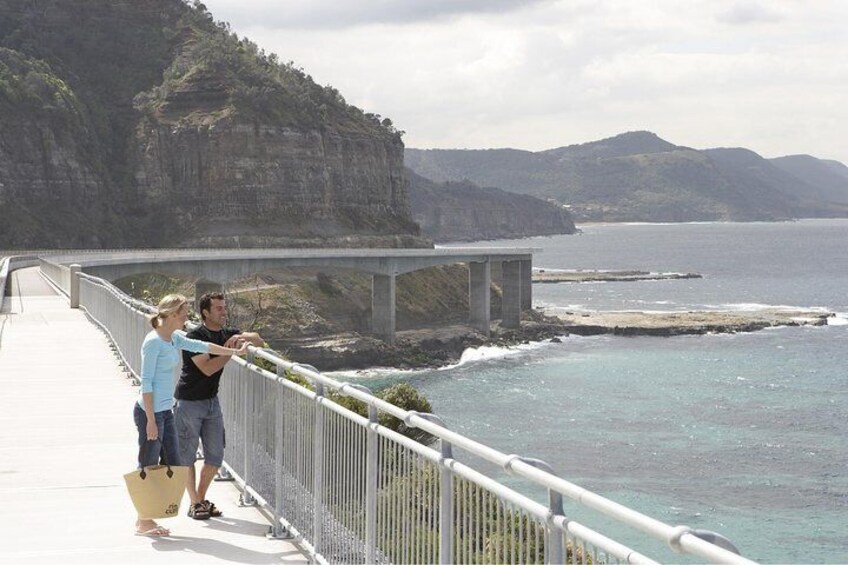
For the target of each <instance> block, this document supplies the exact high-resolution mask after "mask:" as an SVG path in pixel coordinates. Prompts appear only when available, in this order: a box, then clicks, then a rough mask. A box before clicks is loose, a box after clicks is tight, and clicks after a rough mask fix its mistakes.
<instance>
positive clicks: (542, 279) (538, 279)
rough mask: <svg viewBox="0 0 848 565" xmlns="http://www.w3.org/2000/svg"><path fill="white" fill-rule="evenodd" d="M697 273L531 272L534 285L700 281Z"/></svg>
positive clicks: (543, 270)
mask: <svg viewBox="0 0 848 565" xmlns="http://www.w3.org/2000/svg"><path fill="white" fill-rule="evenodd" d="M700 278H703V277H702V276H701V275H700V274H698V273H652V272H649V271H595V270H582V269H581V270H577V271H548V270H545V269H539V270H537V271H533V282H534V283H585V282H633V281H660V280H669V279H700Z"/></svg>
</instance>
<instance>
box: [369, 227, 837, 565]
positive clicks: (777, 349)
mask: <svg viewBox="0 0 848 565" xmlns="http://www.w3.org/2000/svg"><path fill="white" fill-rule="evenodd" d="M583 229H584V233H583V235H577V236H561V237H548V238H534V239H530V240H516V241H500V242H486V243H481V244H479V245H481V246H489V245H517V246H532V247H536V248H539V249H540V251H539V252H538V253H536V254H535V256H534V257H535V259H534V265H535V266H536V267H547V268H561V269H576V268H587V269H588V268H601V269H643V270H650V271H694V272H699V273H701V274H703V275H704V278H703V279H691V280H678V281H661V282H639V283H594V284H581V285H569V284H559V285H550V284H546V285H534V303H535V304H536V305H539V304H545V305H559V306H567V307H569V308H572V309H579V308H587V309H598V310H619V309H641V310H687V309H695V308H697V309H703V308H707V309H713V308H714V309H727V308H730V309H752V308H757V307H760V306H761V305H787V306H801V307H822V308H827V309H829V310H831V311H835V312H839V313H841V316H840V317H839V318H837V319H835V320H834V323H835V324H843V325H830V326H827V327H816V328H813V327H805V328H780V329H770V330H764V331H761V332H755V333H749V334H735V335H707V336H682V337H673V338H651V337H635V338H624V337H611V336H600V337H569V338H567V339H565V340H564V341H563V343H559V344H547V345H544V346H541V347H537V348H534V349H528V350H524V351H519V352H515V353H513V354H511V355H507V356H504V357H498V358H492V359H483V360H480V361H476V362H469V363H464V364H461V365H460V366H458V367H454V368H451V369H446V370H436V371H424V372H415V373H400V374H394V375H388V376H386V375H382V376H380V377H378V379H379V380H381V381H386V382H388V381H396V380H398V379H404V380H408V381H410V382H411V383H412V384H414V385H415V386H417V387H419V388H420V389H421V390H422V392H424V394H425V395H427V397H428V398H430V400H431V401H432V403H433V405H434V411H435V412H436V413H438V414H440V415H441V416H443V417H444V418H445V420H446V421H447V422H448V424H449V426H450V427H451V428H453V429H456V430H460V431H462V432H463V433H465V434H467V435H469V436H471V437H474V438H476V439H478V440H480V441H483V442H484V443H487V444H489V445H492V446H494V447H497V448H498V449H500V450H501V451H504V452H507V453H519V454H522V455H527V456H533V457H538V458H541V459H544V460H546V461H547V462H548V463H550V464H551V465H552V466H553V467H554V468H555V469H556V471H557V472H558V473H559V474H560V475H561V476H563V477H565V478H567V479H568V480H571V481H573V482H576V483H578V484H580V485H581V486H585V487H587V488H589V489H591V490H594V491H596V492H599V493H601V494H603V495H605V496H608V497H610V498H612V499H614V500H616V501H618V502H622V503H624V504H627V505H629V506H632V507H633V508H635V509H637V510H639V511H640V512H643V513H645V514H648V515H650V516H653V517H655V518H658V519H660V520H663V521H665V522H667V523H671V524H686V525H689V526H692V527H696V528H703V529H711V530H714V531H717V532H719V533H722V534H724V535H726V536H727V537H729V538H730V539H731V540H733V542H734V543H735V544H736V545H737V546H738V547H739V548H740V550H741V551H742V553H743V555H745V556H747V557H749V558H751V559H755V560H759V561H763V562H770V563H787V562H791V563H844V562H848V440H846V438H845V434H846V431H848V426H846V424H848V384H846V383H848V325H844V323H845V321H846V317H845V313H846V312H848V252H846V247H847V246H846V241H848V221H842V220H827V221H803V222H795V223H780V224H766V223H753V224H683V225H679V224H678V225H604V226H601V225H598V226H587V227H584V228H583ZM372 378H374V377H372ZM493 472H494V471H493ZM536 494H538V495H541V493H536ZM567 511H569V512H572V515H573V517H575V518H577V519H578V520H580V521H582V522H584V523H587V524H588V525H593V526H596V527H598V528H599V529H602V531H604V532H605V533H608V534H610V535H611V536H612V537H614V538H616V539H621V540H622V541H625V542H626V543H629V544H632V545H633V546H634V547H635V548H637V549H640V550H643V551H646V552H653V551H654V550H655V549H658V550H659V551H662V546H661V544H654V543H651V544H648V545H645V544H644V543H643V542H642V541H640V540H642V538H643V536H640V535H639V534H638V533H634V532H632V531H631V530H628V529H626V528H621V527H618V526H615V525H610V524H609V523H608V522H606V521H605V520H602V519H599V518H598V517H597V516H595V515H593V514H591V513H589V514H586V513H585V512H582V511H581V510H580V509H578V508H574V507H567ZM650 554H653V553H650ZM659 557H660V558H661V559H663V560H669V559H671V560H679V556H676V555H674V554H669V553H667V552H666V553H660V554H659Z"/></svg>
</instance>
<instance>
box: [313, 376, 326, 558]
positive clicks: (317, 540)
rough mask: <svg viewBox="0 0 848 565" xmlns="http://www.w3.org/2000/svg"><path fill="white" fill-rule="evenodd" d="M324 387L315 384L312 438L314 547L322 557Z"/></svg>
mask: <svg viewBox="0 0 848 565" xmlns="http://www.w3.org/2000/svg"><path fill="white" fill-rule="evenodd" d="M323 398H324V385H323V384H321V383H319V382H316V383H315V425H314V426H313V436H312V511H313V514H312V535H313V540H312V547H314V548H315V553H316V554H318V555H320V554H321V551H322V550H323V545H324V541H323V538H324V408H323V407H322V406H321V400H322V399H323Z"/></svg>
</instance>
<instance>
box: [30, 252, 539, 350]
mask: <svg viewBox="0 0 848 565" xmlns="http://www.w3.org/2000/svg"><path fill="white" fill-rule="evenodd" d="M45 258H47V259H48V260H49V261H52V262H55V263H58V264H62V265H71V264H76V265H78V266H79V270H81V271H83V272H85V273H87V274H90V275H94V276H98V277H102V278H105V279H107V280H112V281H114V280H117V279H119V278H121V277H125V276H128V275H133V274H139V273H150V272H158V273H168V274H175V275H183V276H185V275H188V276H195V277H200V279H201V280H200V281H199V283H198V287H197V295H198V296H199V295H200V294H202V293H203V292H206V291H209V290H212V289H221V288H222V287H223V286H224V285H226V283H228V282H230V281H233V280H236V279H239V278H242V277H246V276H249V275H252V274H255V273H261V272H266V271H269V270H272V269H281V268H291V267H326V268H333V269H346V270H350V271H356V272H361V273H367V274H370V275H371V280H372V292H371V329H372V332H373V333H374V335H376V336H378V337H379V338H381V339H383V340H385V341H387V342H389V343H391V342H393V341H394V337H395V311H396V293H395V287H396V279H397V277H398V276H399V275H402V274H404V273H410V272H413V271H417V270H420V269H426V268H428V267H435V266H439V265H452V264H457V263H464V264H467V265H468V298H469V320H468V322H469V324H470V325H471V326H472V327H474V328H475V329H477V330H478V331H480V332H482V333H484V334H485V335H488V333H489V325H490V308H491V295H490V287H491V283H492V265H493V264H498V266H500V267H501V269H500V272H501V273H502V279H501V281H499V282H500V283H501V289H502V293H503V295H502V311H501V324H502V325H503V326H504V327H507V328H517V327H518V326H519V323H520V318H521V311H522V310H528V309H530V308H531V306H532V301H533V297H532V292H533V290H532V289H533V287H532V284H531V270H532V264H533V250H532V249H513V248H438V249H221V250H212V249H178V250H148V251H130V250H115V251H107V252H99V253H94V252H85V253H73V252H70V253H68V252H59V253H56V252H53V253H50V254H48V255H45Z"/></svg>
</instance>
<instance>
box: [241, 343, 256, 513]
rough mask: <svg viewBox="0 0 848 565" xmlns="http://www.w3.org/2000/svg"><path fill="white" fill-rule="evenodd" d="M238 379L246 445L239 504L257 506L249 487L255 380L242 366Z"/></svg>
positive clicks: (251, 355) (249, 360)
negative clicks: (242, 486)
mask: <svg viewBox="0 0 848 565" xmlns="http://www.w3.org/2000/svg"><path fill="white" fill-rule="evenodd" d="M246 360H247V362H248V363H250V364H253V362H254V360H255V359H254V353H253V352H252V351H251V352H249V353H248V354H247V359H246ZM238 378H239V382H241V383H242V385H243V386H242V390H241V394H242V411H243V414H242V421H241V422H242V426H243V432H244V434H243V435H242V438H243V441H244V445H243V446H242V447H243V450H242V451H243V454H244V489H243V490H242V493H241V496H240V497H239V502H240V503H241V505H242V506H254V505H255V504H256V499H255V498H254V497H253V495H251V494H250V492H248V490H247V487H248V485H250V483H251V480H252V479H253V476H252V470H253V469H252V467H253V465H252V464H251V458H252V457H251V456H252V453H251V451H252V447H253V423H252V420H253V406H252V404H253V386H251V385H252V383H253V379H250V378H246V377H243V376H242V371H241V366H239V367H238Z"/></svg>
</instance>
